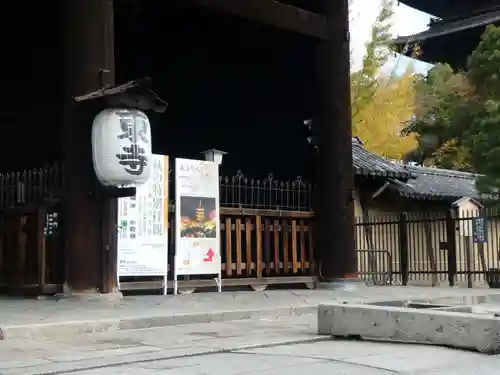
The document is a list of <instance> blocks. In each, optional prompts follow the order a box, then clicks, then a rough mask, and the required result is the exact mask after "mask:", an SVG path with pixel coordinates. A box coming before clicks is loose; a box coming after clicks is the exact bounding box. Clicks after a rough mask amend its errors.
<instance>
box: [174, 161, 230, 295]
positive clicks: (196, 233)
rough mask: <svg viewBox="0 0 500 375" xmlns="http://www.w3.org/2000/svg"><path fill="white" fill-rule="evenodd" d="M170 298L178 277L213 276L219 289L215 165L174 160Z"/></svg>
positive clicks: (218, 224)
mask: <svg viewBox="0 0 500 375" xmlns="http://www.w3.org/2000/svg"><path fill="white" fill-rule="evenodd" d="M175 207H176V209H175V222H176V227H175V228H176V230H175V233H176V238H175V249H176V251H175V260H174V294H175V293H177V276H178V275H217V276H218V278H217V285H218V288H219V291H220V288H221V283H220V281H221V256H220V220H219V165H218V164H216V163H213V162H208V161H201V160H189V159H175Z"/></svg>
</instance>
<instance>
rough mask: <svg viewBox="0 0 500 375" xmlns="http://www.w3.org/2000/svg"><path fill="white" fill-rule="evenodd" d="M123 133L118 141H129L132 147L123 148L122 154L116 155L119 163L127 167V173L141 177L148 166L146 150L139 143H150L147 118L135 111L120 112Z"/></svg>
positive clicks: (118, 113)
mask: <svg viewBox="0 0 500 375" xmlns="http://www.w3.org/2000/svg"><path fill="white" fill-rule="evenodd" d="M117 115H118V117H119V121H120V130H121V133H119V134H118V136H117V137H118V139H120V140H125V139H127V140H129V141H130V145H125V146H122V147H121V149H122V152H121V153H119V154H116V157H117V158H118V160H119V163H120V164H121V165H123V166H124V167H125V171H126V172H127V173H128V174H131V175H133V176H140V175H142V173H143V172H144V168H145V167H146V166H147V165H148V158H147V156H146V150H145V149H144V147H141V146H140V145H139V144H138V142H143V143H146V144H147V143H148V142H149V139H148V138H147V132H146V131H147V121H148V119H147V117H146V116H145V115H144V114H143V113H141V112H139V111H135V110H123V111H118V112H117Z"/></svg>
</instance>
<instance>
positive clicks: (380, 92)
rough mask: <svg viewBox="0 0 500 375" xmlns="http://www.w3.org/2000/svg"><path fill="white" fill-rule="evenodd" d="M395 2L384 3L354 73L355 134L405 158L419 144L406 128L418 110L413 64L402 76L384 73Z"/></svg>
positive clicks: (370, 147)
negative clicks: (360, 65)
mask: <svg viewBox="0 0 500 375" xmlns="http://www.w3.org/2000/svg"><path fill="white" fill-rule="evenodd" d="M393 6H394V4H393V2H392V1H386V2H384V4H383V6H382V9H381V11H380V13H379V15H378V17H377V19H376V21H375V23H374V24H373V27H372V35H371V39H370V41H369V42H368V43H367V45H366V54H365V57H364V59H363V64H362V68H361V69H360V70H359V71H357V72H354V73H353V74H352V76H351V87H352V89H351V91H352V93H351V96H352V109H353V110H352V113H353V121H352V123H353V135H355V136H358V137H359V138H360V139H361V140H362V141H363V142H364V144H365V147H366V148H367V149H368V150H370V151H372V152H375V153H377V154H379V155H383V156H386V157H388V158H391V159H398V160H400V159H403V157H404V155H406V154H407V153H408V152H410V151H412V150H414V149H415V148H416V147H417V139H416V136H415V134H409V135H406V134H404V133H403V130H404V129H405V127H406V123H407V122H408V121H409V120H410V119H411V118H412V116H413V114H414V110H415V99H416V98H415V94H416V93H415V80H414V74H413V70H412V68H411V67H409V68H408V69H407V70H406V72H405V73H404V74H402V75H399V76H396V75H393V74H392V72H390V73H389V74H386V75H384V74H383V73H381V69H382V67H383V66H384V65H385V64H386V63H387V62H388V60H389V57H390V54H391V52H390V45H389V44H390V40H391V34H390V26H391V25H390V22H391V19H392V16H393V12H392V7H393Z"/></svg>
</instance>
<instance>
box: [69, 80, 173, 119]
mask: <svg viewBox="0 0 500 375" xmlns="http://www.w3.org/2000/svg"><path fill="white" fill-rule="evenodd" d="M151 82H152V80H151V78H149V77H144V78H139V79H136V80H133V81H130V82H127V83H125V84H123V85H115V86H108V87H104V88H102V89H99V90H97V91H94V92H91V93H88V94H85V95H81V96H76V97H75V101H76V102H77V103H80V102H84V101H87V100H95V99H104V100H106V102H108V105H109V106H110V107H127V108H136V109H140V110H142V111H148V110H153V111H155V112H159V113H163V112H165V110H166V109H167V105H168V104H167V102H166V101H164V100H163V99H161V98H160V97H159V96H158V95H157V94H156V93H155V92H154V91H153V90H151V88H150V87H151Z"/></svg>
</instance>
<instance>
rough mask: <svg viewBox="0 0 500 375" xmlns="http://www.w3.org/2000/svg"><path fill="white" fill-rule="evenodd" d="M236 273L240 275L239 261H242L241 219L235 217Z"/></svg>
mask: <svg viewBox="0 0 500 375" xmlns="http://www.w3.org/2000/svg"><path fill="white" fill-rule="evenodd" d="M235 230H236V274H237V275H238V276H240V275H241V262H242V254H241V245H242V243H241V219H240V218H239V217H238V218H236V228H235Z"/></svg>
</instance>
